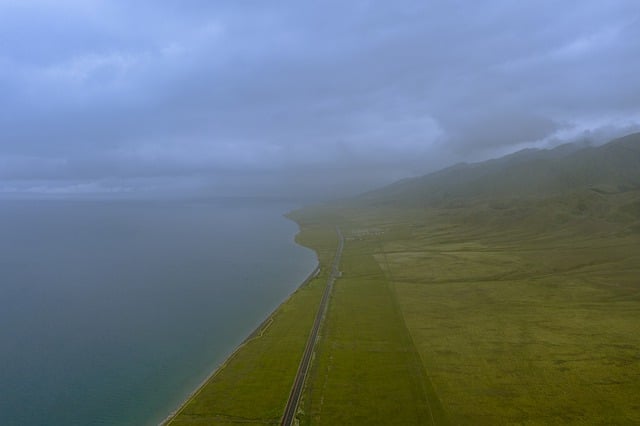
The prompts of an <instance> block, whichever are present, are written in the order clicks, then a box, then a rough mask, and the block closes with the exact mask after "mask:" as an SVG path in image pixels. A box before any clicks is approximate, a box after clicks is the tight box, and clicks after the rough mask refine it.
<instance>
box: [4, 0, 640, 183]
mask: <svg viewBox="0 0 640 426" xmlns="http://www.w3.org/2000/svg"><path fill="white" fill-rule="evenodd" d="M29 3H31V4H32V5H31V6H30V7H28V6H25V5H24V3H20V2H14V3H7V4H2V5H0V26H2V28H3V34H5V36H4V37H3V39H2V40H3V41H2V42H1V43H2V44H1V45H0V89H2V91H3V96H2V97H1V98H0V112H1V114H0V177H1V178H2V179H4V180H11V179H33V180H38V179H54V180H55V179H60V180H69V179H70V180H73V179H84V180H85V181H94V182H97V181H104V180H105V179H106V180H109V179H120V180H122V179H125V180H126V179H130V180H132V181H134V180H135V179H148V178H154V179H160V180H162V181H163V182H165V183H166V180H167V179H172V178H175V179H176V180H180V179H186V181H190V179H192V178H194V177H195V178H197V179H196V180H198V182H204V183H203V184H202V185H200V184H199V185H200V186H201V187H207V184H206V182H211V184H210V188H211V190H218V189H219V188H218V186H217V185H218V184H216V183H215V182H220V181H221V180H225V181H228V180H230V179H231V180H233V179H235V180H236V181H238V182H240V181H242V182H243V184H245V183H246V185H248V186H251V185H250V183H251V182H252V181H253V184H255V185H256V188H257V187H258V186H260V185H262V186H263V185H265V183H264V182H267V181H268V182H271V183H270V184H271V185H272V186H273V187H274V188H278V187H282V185H283V182H286V181H290V180H291V179H290V177H291V176H301V178H300V179H299V181H300V182H299V186H300V187H304V182H317V181H318V178H319V177H321V176H322V175H323V173H331V174H332V176H334V177H336V178H337V177H340V178H344V179H348V180H350V181H351V182H354V183H353V185H351V187H350V188H351V189H353V190H356V189H357V188H367V187H368V186H370V185H373V184H379V183H384V182H388V181H390V180H391V179H395V178H399V177H404V176H407V175H411V174H416V173H424V172H426V171H428V170H431V169H433V168H436V167H439V166H444V165H446V164H448V163H451V162H455V161H461V160H468V159H477V158H482V157H486V156H490V155H493V154H495V153H498V152H499V153H503V152H505V151H508V150H509V149H510V147H511V148H513V149H519V148H521V147H523V146H527V145H530V146H542V145H545V144H550V143H560V142H561V141H563V140H570V139H572V138H576V137H580V136H581V135H584V134H597V133H598V132H600V131H599V130H598V129H600V128H605V129H606V131H602V132H600V133H603V132H604V133H607V134H615V133H616V132H622V131H625V129H629V128H634V126H635V125H636V124H637V123H638V122H639V121H640V115H639V113H640V78H638V77H637V76H638V75H640V55H637V52H638V51H640V50H639V49H640V42H639V41H638V40H640V30H639V27H640V24H639V23H640V20H639V16H640V6H638V5H637V2H635V1H631V0H629V1H623V0H619V1H610V2H601V1H596V0H591V1H567V2H562V3H561V4H559V3H558V2H552V1H542V2H540V1H536V2H533V1H525V2H511V1H506V0H492V1H489V2H472V1H431V2H418V1H415V2H411V1H406V2H394V3H389V2H372V1H355V2H337V1H329V2H321V3H313V4H309V3H301V2H292V1H278V2H270V3H268V4H265V3H264V2H243V3H237V2H231V1H229V2H204V1H190V2H174V1H162V2H135V3H130V2H129V3H127V2H97V1H95V2H94V1H91V2H75V1H66V2H62V6H60V3H59V2H52V1H46V0H40V1H35V2H29ZM225 176H226V177H228V179H226V178H224V177H225ZM243 176H244V177H243ZM266 176H272V177H270V178H267V177H266ZM278 176H280V177H278ZM258 181H259V182H262V183H261V184H260V185H258V183H259V182H258ZM312 186H314V185H309V187H310V188H311V187H312ZM343 186H344V185H343ZM345 187H346V186H345ZM317 189H318V188H315V186H314V190H317Z"/></svg>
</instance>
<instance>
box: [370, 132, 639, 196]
mask: <svg viewBox="0 0 640 426" xmlns="http://www.w3.org/2000/svg"><path fill="white" fill-rule="evenodd" d="M584 189H589V190H593V191H596V192H600V193H618V192H625V191H629V190H634V189H640V133H634V134H631V135H628V136H625V137H622V138H619V139H615V140H613V141H611V142H609V143H607V144H605V145H601V146H598V147H589V146H584V145H580V144H565V145H561V146H558V147H556V148H554V149H548V150H538V149H525V150H522V151H519V152H516V153H514V154H511V155H507V156H505V157H502V158H499V159H495V160H489V161H485V162H481V163H473V164H466V163H463V164H457V165H455V166H452V167H448V168H445V169H443V170H440V171H437V172H434V173H431V174H428V175H425V176H421V177H417V178H412V179H405V180H402V181H399V182H396V183H394V184H392V185H390V186H387V187H384V188H381V189H379V190H375V191H372V192H368V193H366V194H363V195H361V196H360V197H358V201H359V202H360V203H365V204H373V205H382V204H398V205H415V206H419V205H438V204H440V203H444V202H451V201H453V200H457V199H464V200H476V199H477V200H482V199H494V198H505V197H506V198H521V197H531V196H550V195H559V194H562V193H566V192H573V191H576V190H584Z"/></svg>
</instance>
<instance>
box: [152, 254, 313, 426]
mask: <svg viewBox="0 0 640 426" xmlns="http://www.w3.org/2000/svg"><path fill="white" fill-rule="evenodd" d="M317 257H318V256H317V253H316V266H315V268H313V270H312V271H311V272H310V273H309V275H307V277H306V278H305V279H304V280H303V281H302V283H300V285H298V286H297V287H296V288H295V290H293V291H292V292H291V293H289V295H288V296H287V297H286V298H285V299H284V300H282V302H280V304H279V305H278V306H277V307H276V308H275V309H274V310H273V311H272V312H271V313H270V314H269V315H267V317H266V318H265V319H264V320H263V321H262V322H261V323H260V324H258V326H257V327H256V328H255V329H254V330H253V331H252V332H251V333H249V335H248V336H247V337H246V338H245V339H244V340H243V341H242V342H241V343H240V344H239V345H238V346H237V347H236V348H235V349H234V350H233V352H231V353H230V354H229V356H227V357H226V358H225V359H224V361H222V363H220V364H219V365H218V366H217V367H216V368H214V370H213V371H212V372H211V373H210V374H209V375H208V376H207V377H205V378H204V379H203V380H202V382H200V384H198V386H196V388H195V389H194V390H193V392H191V393H190V394H188V395H187V397H186V398H185V399H184V400H183V401H182V403H180V405H179V406H178V407H177V408H176V409H174V410H173V411H171V412H170V413H169V414H168V415H167V416H166V417H165V418H164V420H162V421H161V422H160V423H158V426H167V425H169V424H170V423H171V421H173V419H174V418H175V417H176V416H178V415H179V414H180V413H181V412H182V410H183V409H184V407H186V405H187V404H188V403H189V402H191V400H193V399H194V398H195V397H196V396H198V394H200V392H201V391H202V389H203V388H204V387H205V386H206V385H207V384H208V383H209V382H211V381H212V380H213V379H215V378H216V376H217V375H218V374H219V373H220V372H221V371H222V370H223V369H224V368H225V367H226V366H227V364H228V363H229V361H231V360H232V359H233V358H234V357H235V356H236V355H237V354H238V352H240V350H241V349H243V348H244V346H245V345H246V344H247V343H249V342H250V341H251V340H253V339H255V338H258V337H260V336H262V334H263V333H264V331H265V330H266V329H267V328H268V327H269V325H270V324H271V322H272V321H273V317H274V315H275V314H276V313H277V312H278V310H280V308H281V307H282V305H284V304H285V303H286V302H287V301H288V300H289V299H291V297H292V296H293V295H294V294H295V293H296V292H297V291H298V290H299V289H301V288H302V287H304V286H305V285H307V284H308V283H309V282H310V281H311V280H313V279H314V278H316V277H317V276H318V275H319V274H320V260H319V259H318V258H317Z"/></svg>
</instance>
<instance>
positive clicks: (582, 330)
mask: <svg viewBox="0 0 640 426" xmlns="http://www.w3.org/2000/svg"><path fill="white" fill-rule="evenodd" d="M639 200H640V193H638V192H637V191H628V192H624V193H617V194H601V193H597V192H594V191H590V192H578V193H574V194H567V195H563V196H557V197H550V198H537V199H529V200H525V199H516V200H506V199H501V200H499V201H496V200H490V201H478V202H468V201H466V202H464V203H462V204H460V203H457V202H456V203H450V205H448V206H442V207H438V208H422V209H417V208H414V209H407V208H393V207H389V206H386V207H377V208H374V207H371V206H367V207H365V208H359V207H352V208H350V209H349V208H343V209H342V210H341V212H342V214H343V216H345V217H346V218H348V222H349V223H350V224H351V226H354V225H353V224H354V222H355V223H357V225H358V226H359V227H360V228H361V229H372V230H375V232H369V233H366V232H365V233H363V232H359V233H358V234H357V235H358V236H357V237H354V238H357V240H358V243H357V244H358V246H360V247H361V248H360V249H359V250H360V251H362V252H367V251H369V252H372V251H373V252H375V259H376V261H377V265H369V266H366V265H365V262H362V261H359V265H358V267H356V266H355V265H353V266H350V265H348V264H346V265H345V267H344V269H345V271H346V272H345V275H347V274H348V273H349V271H351V270H360V272H359V273H360V274H361V275H362V276H364V275H365V274H366V273H372V272H374V271H375V270H376V269H377V268H382V269H383V270H385V272H386V274H387V277H389V279H390V281H391V283H392V287H391V288H392V289H393V290H394V292H395V298H396V300H397V301H398V305H399V307H400V310H401V312H402V315H403V317H404V320H405V322H406V326H407V328H408V330H409V331H410V334H411V337H412V339H413V342H414V343H415V345H416V348H417V350H418V352H419V354H420V357H421V359H422V362H423V367H424V371H425V373H426V377H427V378H428V379H427V384H428V385H432V386H433V388H432V389H433V391H434V392H435V395H436V396H435V399H437V400H438V401H440V402H441V404H442V407H443V409H444V411H445V413H446V414H445V415H446V417H447V418H448V420H449V421H450V422H451V423H453V424H468V425H479V424H487V425H495V424H639V423H640V402H638V401H640V400H638V398H637V395H639V394H640V227H639V226H638V225H639V223H640V214H639V213H638V206H639V205H640V204H639ZM363 268H365V269H366V270H367V271H368V272H365V271H363V270H362V269H363ZM350 309H352V310H354V311H357V312H360V310H365V311H366V312H369V311H371V309H372V308H371V307H364V306H360V305H358V304H356V303H355V302H351V305H350ZM344 310H345V312H348V311H349V308H344ZM352 315H355V314H352ZM382 318H384V319H382ZM391 318H393V315H391V314H385V315H384V316H383V315H382V314H381V316H380V317H378V320H377V323H384V321H385V320H386V321H388V320H389V319H391ZM336 320H337V318H336ZM348 321H349V316H348V315H347V314H345V316H344V318H340V319H339V321H336V323H340V324H342V323H343V322H348ZM333 326H336V327H337V325H336V324H334V325H333ZM329 327H331V323H330V325H329ZM358 327H364V324H358ZM349 337H350V339H351V340H353V341H359V339H360V338H361V337H358V336H349ZM328 338H329V340H332V339H331V335H328ZM338 342H339V340H338V339H333V341H332V342H331V343H328V342H325V345H330V344H337V343H338ZM389 362H390V363H391V365H393V362H392V361H389ZM395 362H401V359H400V357H399V356H398V357H396V361H395ZM352 379H353V377H345V378H344V380H342V381H340V380H337V381H336V384H335V385H334V387H333V388H331V387H329V388H327V389H325V390H324V392H325V393H327V394H332V393H333V392H336V391H338V392H339V391H340V390H341V389H342V388H344V387H348V386H353V385H352ZM380 380H381V381H384V378H380ZM319 383H320V382H318V384H319ZM393 397H394V394H393V393H391V394H390V395H387V396H386V397H384V396H382V395H379V396H378V401H380V403H381V404H383V405H384V404H387V401H388V399H389V398H391V399H393ZM374 404H375V403H373V402H371V405H374ZM332 410H337V411H338V412H341V411H346V410H341V407H340V406H339V405H335V406H333V407H332ZM327 411H328V410H327ZM327 424H330V423H327ZM405 424H410V423H405ZM413 424H426V423H422V422H420V423H417V422H416V423H413Z"/></svg>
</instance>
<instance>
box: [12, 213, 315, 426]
mask: <svg viewBox="0 0 640 426" xmlns="http://www.w3.org/2000/svg"><path fill="white" fill-rule="evenodd" d="M292 207H293V206H291V205H284V204H281V203H273V202H259V201H242V202H239V201H232V202H230V201H225V202H216V201H207V202H131V201H127V202H125V201H119V202H114V201H109V202H107V201H0V424H2V425H91V424H109V425H111V424H113V425H144V424H157V423H158V422H159V421H160V420H162V419H163V418H164V417H165V416H166V415H167V414H168V413H169V411H171V410H172V409H173V408H175V407H176V406H177V405H179V403H180V401H181V400H182V399H183V398H184V397H185V396H186V395H187V394H188V393H189V392H190V391H191V390H193V388H194V387H195V386H196V385H197V384H198V383H199V382H200V381H201V380H202V379H203V378H204V377H205V376H207V375H208V374H209V373H210V371H211V370H212V369H213V368H214V367H215V366H217V365H218V364H219V363H220V362H221V361H222V360H223V359H224V358H225V357H226V356H227V355H228V354H229V353H230V352H231V351H232V350H233V348H234V347H235V346H236V345H237V344H239V343H240V342H241V341H242V340H243V339H244V337H245V336H246V335H247V334H248V333H250V332H251V330H253V328H254V327H255V326H256V325H257V324H259V323H260V322H261V321H262V320H263V319H264V317H265V316H266V315H267V314H268V313H269V312H271V311H272V310H273V309H274V308H275V307H276V306H277V305H278V304H279V303H280V302H281V301H282V300H283V299H284V298H285V297H286V296H287V295H288V294H289V293H291V292H292V291H293V290H294V289H295V288H296V287H297V286H298V285H299V283H300V282H301V281H302V280H303V279H304V278H305V277H306V275H307V274H308V273H309V272H310V271H311V270H312V269H313V268H314V267H315V264H316V260H315V255H314V254H313V253H312V252H311V251H310V250H307V249H305V248H302V247H300V246H297V245H295V244H294V243H293V237H294V235H295V233H296V232H297V226H296V225H295V224H294V223H293V222H290V221H288V220H287V219H285V218H284V217H283V216H282V214H283V213H284V212H286V211H287V210H289V209H290V208H292Z"/></svg>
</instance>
